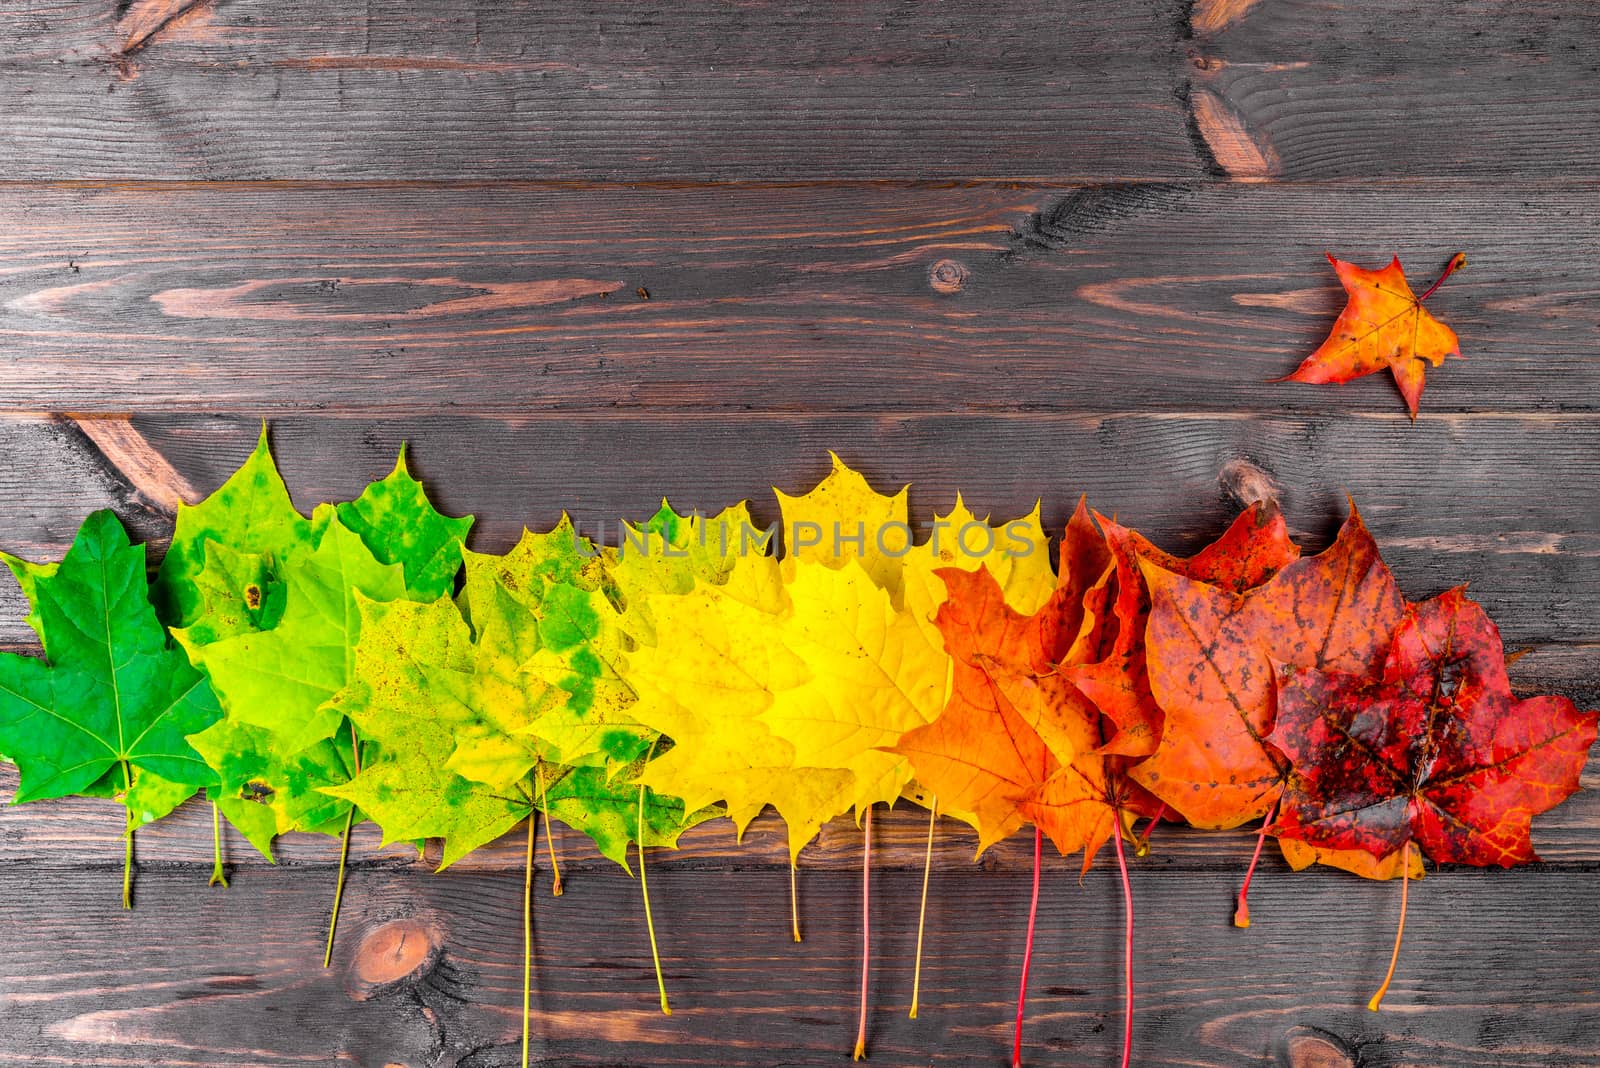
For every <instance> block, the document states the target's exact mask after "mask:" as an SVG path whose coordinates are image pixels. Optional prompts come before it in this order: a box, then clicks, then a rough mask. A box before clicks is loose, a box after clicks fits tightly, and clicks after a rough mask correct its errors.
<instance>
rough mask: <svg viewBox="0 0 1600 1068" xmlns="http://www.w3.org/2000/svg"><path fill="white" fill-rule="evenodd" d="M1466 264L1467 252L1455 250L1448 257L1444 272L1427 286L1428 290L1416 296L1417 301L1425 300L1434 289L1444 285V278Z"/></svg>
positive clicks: (1431, 294) (1419, 302)
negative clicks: (1448, 260)
mask: <svg viewBox="0 0 1600 1068" xmlns="http://www.w3.org/2000/svg"><path fill="white" fill-rule="evenodd" d="M1466 265H1467V254H1466V253H1465V252H1457V253H1456V254H1455V255H1454V256H1451V257H1450V262H1449V263H1447V264H1445V267H1444V273H1443V274H1441V275H1440V276H1439V279H1438V281H1436V282H1434V283H1433V285H1431V286H1429V287H1428V291H1427V292H1426V293H1424V294H1422V296H1420V297H1418V298H1417V303H1418V304H1421V303H1422V302H1423V301H1425V300H1427V299H1428V298H1429V297H1431V296H1433V293H1434V290H1436V289H1438V288H1439V287H1440V286H1442V285H1444V280H1445V279H1446V278H1449V277H1450V276H1451V275H1453V274H1455V273H1456V272H1457V271H1459V270H1460V269H1461V268H1463V267H1465V266H1466Z"/></svg>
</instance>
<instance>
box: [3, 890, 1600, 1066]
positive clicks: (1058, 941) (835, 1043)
mask: <svg viewBox="0 0 1600 1068" xmlns="http://www.w3.org/2000/svg"><path fill="white" fill-rule="evenodd" d="M1044 876H1045V877H1044V880H1043V884H1044V886H1043V893H1042V895H1041V902H1040V909H1039V924H1038V933H1037V945H1036V953H1035V958H1034V971H1033V976H1032V987H1031V991H1030V994H1031V996H1030V999H1029V1011H1028V1014H1027V1024H1026V1028H1025V1033H1024V1037H1025V1042H1026V1054H1027V1063H1029V1064H1050V1063H1060V1062H1062V1061H1065V1060H1070V1061H1071V1062H1073V1063H1089V1064H1115V1063H1116V1057H1117V1052H1118V1049H1119V1047H1120V1043H1121V1034H1122V1026H1121V996H1120V972H1121V949H1120V943H1121V904H1120V900H1119V894H1118V892H1117V888H1116V884H1115V874H1114V871H1113V870H1108V869H1096V870H1095V871H1093V872H1091V873H1090V875H1089V876H1088V878H1087V879H1086V880H1084V881H1083V883H1082V884H1081V885H1080V883H1079V881H1078V878H1077V874H1076V872H1075V871H1074V870H1072V866H1070V865H1064V864H1062V863H1060V862H1051V863H1049V864H1048V865H1047V870H1046V872H1045V873H1044ZM5 878H6V880H7V883H6V886H5V893H3V894H0V937H4V938H5V940H6V944H7V946H8V947H9V948H8V951H7V953H6V954H5V956H4V958H3V960H0V989H3V990H4V991H5V992H6V1003H7V1021H6V1027H5V1028H4V1029H0V1060H3V1061H4V1062H6V1063H12V1064H27V1065H41V1064H52V1063H58V1064H77V1065H115V1064H150V1063H160V1064H166V1065H208V1066H210V1065H225V1064H226V1065H232V1064H251V1065H291V1064H305V1063H317V1064H324V1063H331V1062H334V1061H340V1062H342V1061H345V1060H350V1061H354V1062H356V1063H361V1064H399V1065H407V1066H413V1065H414V1066H422V1065H440V1064H446V1065H458V1066H472V1068H486V1066H490V1065H497V1066H510V1065H514V1064H516V1063H518V1053H519V1050H518V1035H519V1026H520V1011H519V1007H520V980H521V958H520V954H521V937H520V920H519V909H520V905H521V891H522V885H521V879H520V877H519V874H518V873H514V872H499V873H468V872H446V873H445V874H443V875H439V876H430V875H426V874H423V873H419V872H394V871H357V872H356V873H355V874H354V875H353V877H352V880H351V883H350V886H349V889H348V891H347V894H346V899H345V900H346V909H347V910H348V911H347V913H346V917H345V923H344V925H343V928H342V932H343V937H342V938H341V939H340V942H339V949H338V952H337V954H336V962H335V967H334V968H333V969H332V970H330V971H323V970H322V969H321V968H320V967H319V963H320V952H321V942H320V937H321V932H320V930H319V929H318V928H319V923H318V922H317V921H318V920H319V919H320V917H321V915H322V913H323V910H324V908H325V905H326V893H325V890H326V887H325V886H323V885H320V884H319V883H318V882H317V881H316V880H313V879H310V878H307V876H306V873H304V872H300V871H295V870H260V871H251V872H249V873H245V874H241V875H240V876H239V877H238V878H237V881H236V882H235V885H234V887H233V889H231V890H227V891H222V890H210V889H207V888H206V887H205V886H204V885H203V879H201V878H200V873H199V872H197V871H195V870H173V871H168V872H160V873H150V874H147V875H146V876H145V877H144V879H143V880H142V882H141V885H140V899H139V903H138V906H137V907H136V908H135V909H134V911H133V912H131V913H123V912H122V911H121V910H119V909H116V908H114V907H110V906H112V905H114V903H115V901H116V897H117V885H116V878H117V877H116V874H115V872H114V871H110V870H104V871H102V870H81V869H80V870H62V869H58V868H50V867H41V866H38V865H27V864H15V865H8V866H7V869H6V875H5ZM1028 878H1029V876H1028V873H1027V870H1026V868H1025V867H1010V866H1007V867H1005V868H1000V869H995V870H991V871H981V870H975V869H972V868H970V867H969V868H963V869H960V870H945V869H942V868H941V869H940V870H939V871H938V872H937V873H936V874H935V876H934V878H933V881H932V887H931V892H930V901H929V914H928V954H927V958H926V961H925V964H924V974H923V990H922V1011H921V1013H920V1015H919V1019H918V1020H916V1021H911V1020H908V1019H907V1018H906V1006H907V1003H908V1000H909V991H910V984H911V971H912V950H913V946H914V940H915V928H916V903H917V893H918V890H919V888H920V883H921V873H920V872H916V871H885V872H879V873H877V877H876V879H875V880H874V895H875V896H874V904H873V916H872V920H873V952H874V966H873V971H872V980H871V984H870V989H869V994H870V1002H871V1005H872V1014H871V1017H870V1024H869V1031H868V1036H869V1049H870V1053H871V1058H872V1061H873V1062H874V1063H877V1062H883V1063H889V1064H917V1065H924V1064H929V1065H963V1066H966V1065H973V1064H980V1065H999V1064H1003V1063H1008V1058H1009V1052H1010V1038H1011V1030H1010V1029H1011V1018H1012V1015H1013V1012H1014V997H1015V993H1016V979H1017V974H1018V970H1019V967H1020V961H1021V953H1022V942H1023V933H1024V928H1025V925H1026V912H1027V903H1028ZM1132 878H1133V888H1134V889H1133V893H1134V901H1135V910H1136V917H1137V921H1138V936H1137V951H1136V957H1135V962H1134V971H1135V981H1136V983H1137V1000H1136V1003H1135V1004H1136V1010H1137V1011H1136V1017H1135V1023H1134V1036H1135V1042H1134V1057H1135V1061H1134V1063H1136V1064H1140V1065H1144V1066H1153V1068H1178V1066H1183V1068H1213V1066H1215V1068H1223V1066H1226V1068H1238V1066H1240V1065H1259V1066H1269V1065H1281V1064H1293V1065H1296V1066H1300V1068H1304V1066H1306V1065H1310V1064H1316V1065H1330V1064H1331V1065H1346V1064H1357V1063H1359V1064H1362V1065H1385V1066H1397V1065H1402V1064H1412V1065H1414V1064H1449V1065H1452V1066H1459V1068H1489V1066H1497V1068H1569V1066H1571V1068H1575V1066H1580V1065H1583V1066H1592V1065H1594V1064H1595V1063H1596V1062H1595V1053H1594V1047H1593V1035H1594V1033H1595V1030H1596V1028H1597V1027H1600V1016H1597V1011H1600V1010H1597V1009H1596V1007H1595V1005H1594V1003H1593V999H1592V997H1590V996H1589V994H1588V990H1589V988H1590V987H1591V986H1592V985H1593V961H1594V954H1595V950H1596V941H1595V938H1596V936H1595V933H1594V932H1595V931H1596V929H1597V927H1600V911H1597V910H1600V898H1597V897H1596V896H1595V895H1594V894H1593V893H1592V892H1591V891H1592V883H1593V873H1591V872H1556V871H1525V872H1518V873H1504V872H1471V871H1461V872H1454V871H1453V872H1448V873H1442V874H1439V875H1436V876H1430V877H1429V878H1428V879H1426V880H1425V881H1423V882H1422V883H1420V884H1418V885H1417V886H1415V887H1414V888H1413V894H1412V901H1411V909H1410V916H1409V919H1408V923H1407V938H1406V944H1405V948H1404V951H1403V952H1402V954H1401V959H1400V967H1399V970H1398V973H1397V978H1396V982H1395V985H1394V987H1393V988H1392V989H1391V992H1390V994H1389V998H1388V1001H1387V1002H1386V1005H1387V1008H1386V1009H1385V1011H1384V1012H1382V1013H1379V1014H1373V1013H1369V1012H1368V1011H1367V1010H1366V1008H1365V1001H1366V998H1367V996H1368V995H1369V994H1370V992H1371V990H1372V988H1373V986H1374V984H1375V983H1376V982H1377V980H1378V979H1379V978H1380V977H1381V975H1382V972H1383V968H1384V966H1385V965H1386V963H1387V959H1388V955H1389V948H1390V943H1391V941H1392V924H1393V922H1394V919H1395V914H1396V912H1397V911H1398V901H1397V897H1398V894H1397V892H1396V891H1397V889H1398V888H1397V887H1395V886H1393V885H1389V884H1381V885H1380V884H1368V883H1363V882H1361V881H1360V880H1357V879H1355V878H1353V877H1348V876H1340V875H1328V876H1326V877H1320V878H1310V877H1301V878H1299V879H1294V880H1291V879H1271V880H1265V881H1263V883H1262V884H1261V887H1260V891H1259V897H1258V898H1257V905H1256V913H1257V915H1258V917H1259V919H1258V922H1257V923H1256V925H1255V926H1254V927H1253V928H1251V929H1250V930H1249V931H1239V930H1236V929H1234V928H1232V927H1231V926H1230V925H1229V924H1228V897H1229V894H1230V892H1231V884H1230V879H1231V876H1230V875H1224V874H1221V873H1215V872H1212V873H1207V872H1193V871H1182V872H1179V871H1171V870H1167V869H1164V868H1162V867H1160V866H1159V865H1158V864H1155V863H1140V864H1136V865H1135V868H1134V871H1133V873H1132ZM546 885H547V884H545V883H544V882H543V881H542V880H541V882H540V884H539V886H538V890H539V896H538V898H537V900H536V904H535V919H534V923H535V940H536V947H537V948H536V960H537V964H536V968H535V973H534V982H535V992H534V999H533V1008H534V1014H535V1015H534V1036H533V1037H534V1044H533V1052H534V1054H535V1057H536V1058H537V1060H536V1063H539V1064H545V1065H586V1064H594V1065H602V1064H603V1065H616V1064H651V1065H694V1064H705V1065H722V1066H726V1065H763V1066H765V1065H773V1064H787V1065H827V1064H837V1063H841V1062H842V1061H844V1060H845V1058H846V1057H848V1051H849V1048H850V1044H851V1041H852V1039H853V1037H854V1032H855V1020H854V1015H855V1001H856V990H857V983H858V981H859V978H858V977H859V958H858V953H859V943H860V935H859V916H860V912H859V907H860V900H859V898H860V891H859V884H858V882H857V880H856V879H853V878H850V877H849V876H847V875H844V874H843V873H840V874H839V875H837V876H836V877H835V878H832V879H828V880H822V879H811V880H806V881H805V882H804V883H803V889H802V905H803V908H804V914H805V917H806V922H807V926H808V933H807V938H806V941H805V942H803V943H801V944H798V945H797V944H795V943H793V942H791V941H790V940H789V938H788V932H787V902H786V900H785V894H786V884H785V881H784V880H783V879H782V877H781V876H779V875H778V874H777V873H775V872H769V871H754V872H752V871H739V870H734V871H715V872H712V871H703V870H700V869H698V868H696V867H693V866H687V867H680V866H678V865H677V864H675V863H674V862H672V861H670V860H663V861H660V862H658V863H657V864H655V866H654V867H653V869H652V871H651V898H652V902H653V904H654V906H655V918H656V926H657V931H658V934H659V935H660V937H661V941H662V951H663V965H664V967H665V969H666V973H667V981H668V983H669V984H670V990H671V992H672V995H673V999H674V1001H673V1009H674V1012H673V1015H672V1016H671V1017H665V1016H662V1015H661V1014H660V1013H659V1012H658V1011H657V1010H656V1007H655V991H654V984H653V982H652V980H651V969H650V955H649V950H648V946H647V943H646V942H645V936H644V924H643V922H642V917H641V915H640V906H639V901H638V886H637V884H636V883H635V882H634V881H632V880H630V879H628V878H626V877H625V876H623V875H622V874H621V873H620V872H615V871H613V872H594V873H577V874H574V875H573V877H572V878H571V879H570V880H569V882H568V889H567V893H566V894H565V895H564V896H563V897H561V898H559V899H551V898H549V897H548V896H545V894H544V890H545V888H546ZM1464 930H1470V931H1471V932H1472V937H1470V938H1464V937H1463V931H1464ZM177 932H181V935H179V934H177ZM1318 1038H1320V1040H1321V1041H1322V1042H1323V1043H1325V1044H1326V1046H1327V1049H1328V1050H1331V1051H1333V1052H1337V1053H1340V1054H1341V1055H1342V1056H1341V1057H1340V1059H1325V1060H1310V1059H1306V1058H1308V1056H1309V1051H1307V1050H1305V1049H1304V1046H1305V1044H1306V1043H1307V1041H1308V1040H1309V1039H1318ZM1291 1048H1295V1049H1298V1050H1299V1052H1298V1054H1297V1055H1294V1056H1291V1055H1290V1053H1289V1050H1290V1049H1291Z"/></svg>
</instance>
